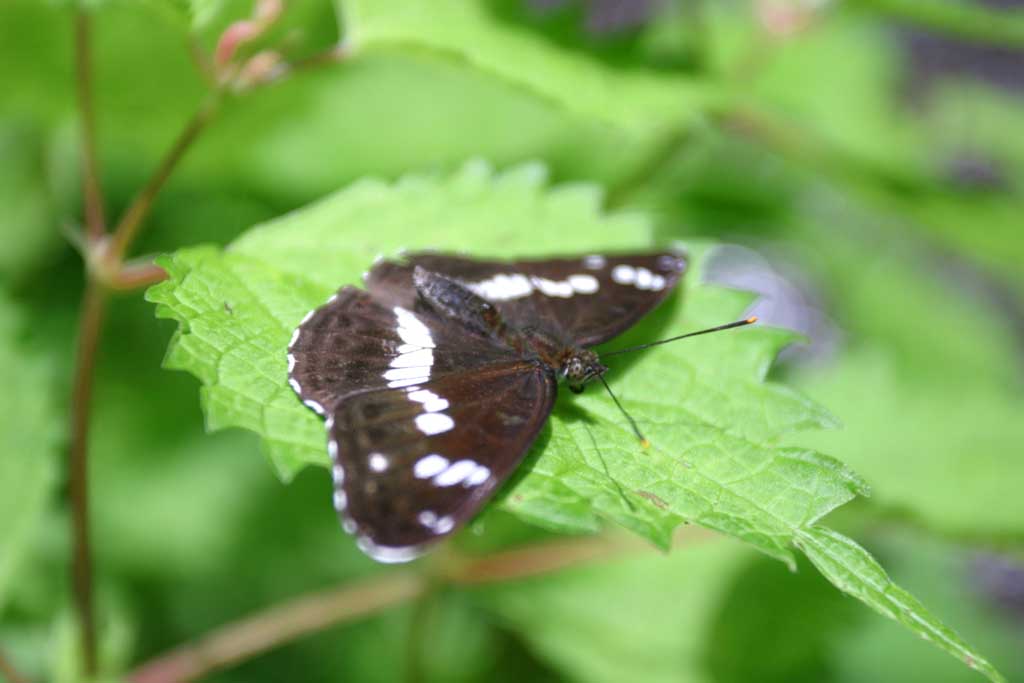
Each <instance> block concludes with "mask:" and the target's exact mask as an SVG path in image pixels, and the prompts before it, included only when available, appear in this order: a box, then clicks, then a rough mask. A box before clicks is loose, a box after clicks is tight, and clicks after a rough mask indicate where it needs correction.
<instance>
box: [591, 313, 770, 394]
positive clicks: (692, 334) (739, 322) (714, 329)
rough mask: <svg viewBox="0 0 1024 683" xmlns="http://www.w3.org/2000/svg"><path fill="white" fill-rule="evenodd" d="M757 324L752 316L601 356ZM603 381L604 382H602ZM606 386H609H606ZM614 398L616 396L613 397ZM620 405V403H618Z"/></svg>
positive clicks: (603, 355) (604, 354)
mask: <svg viewBox="0 0 1024 683" xmlns="http://www.w3.org/2000/svg"><path fill="white" fill-rule="evenodd" d="M756 322H757V316H756V315H752V316H750V317H749V318H744V319H743V320H737V321H736V322H734V323H728V324H726V325H719V326H718V327H709V328H708V329H706V330H697V331H696V332H688V333H687V334H681V335H679V336H678V337H669V338H668V339H662V340H660V341H654V342H649V343H647V344H639V345H637V346H629V347H626V348H624V349H618V350H617V351H610V352H608V353H603V354H601V357H602V358H607V357H609V356H617V355H619V354H620V353H630V352H631V351H640V350H642V349H649V348H651V347H652V346H658V345H659V344H668V343H669V342H674V341H678V340H680V339H686V338H687V337H696V336H698V335H701V334H710V333H711V332H721V331H722V330H731V329H732V328H734V327H744V326H746V325H753V324H754V323H756ZM602 381H603V380H602ZM605 386H608V385H607V384H605ZM609 391H610V390H609ZM612 398H614V396H613V397H612ZM616 403H618V401H616Z"/></svg>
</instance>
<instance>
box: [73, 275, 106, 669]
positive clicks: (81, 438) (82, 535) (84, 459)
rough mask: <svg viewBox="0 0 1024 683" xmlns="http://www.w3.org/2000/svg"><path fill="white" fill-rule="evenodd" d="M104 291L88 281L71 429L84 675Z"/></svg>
mask: <svg viewBox="0 0 1024 683" xmlns="http://www.w3.org/2000/svg"><path fill="white" fill-rule="evenodd" d="M105 308H106V292H105V291H104V290H103V288H102V287H101V286H100V285H99V284H98V283H97V282H96V281H95V280H93V279H92V278H89V279H88V281H87V282H86V285H85V293H84V294H83V296H82V311H81V318H80V320H79V323H78V349H77V353H76V361H75V375H74V380H73V385H72V393H71V429H70V439H71V444H70V451H69V462H68V472H69V474H68V476H69V491H70V497H71V520H72V536H73V544H74V548H73V554H72V560H71V579H72V582H71V583H72V592H73V594H74V601H75V606H76V608H77V612H78V620H79V629H80V631H81V638H82V660H83V662H84V664H85V673H86V674H87V675H90V676H92V675H95V673H96V620H95V615H94V612H93V593H92V551H91V547H90V541H89V476H88V475H89V467H88V441H89V415H90V413H91V409H92V386H93V377H94V375H95V369H96V349H97V347H98V346H99V339H100V332H101V330H102V328H103V314H104V309H105Z"/></svg>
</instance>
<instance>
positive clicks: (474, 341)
mask: <svg viewBox="0 0 1024 683" xmlns="http://www.w3.org/2000/svg"><path fill="white" fill-rule="evenodd" d="M684 269H685V261H684V260H683V259H682V258H681V257H680V256H678V255H676V254H672V253H656V254H637V255H625V256H618V257H598V256H588V257H582V258H571V259H548V260H545V261H518V262H510V263H509V262H494V261H476V260H473V259H468V258H463V257H456V256H446V255H441V254H433V253H423V254H412V255H409V256H407V257H406V258H405V260H404V261H402V262H394V261H383V262H380V263H378V264H377V265H376V266H375V267H374V268H373V269H372V270H371V271H370V273H368V274H367V276H366V278H365V280H366V286H367V289H366V290H361V289H357V288H355V287H343V288H342V289H341V290H339V292H338V293H337V294H336V295H335V296H334V297H332V298H331V299H330V300H329V301H328V303H327V304H325V305H324V306H321V307H320V308H318V309H316V310H315V311H313V312H311V314H310V315H309V316H307V318H306V320H304V321H303V323H302V324H301V325H300V326H299V328H298V329H297V330H296V333H295V335H294V337H293V340H292V343H291V344H290V345H289V381H290V383H291V385H292V388H293V389H294V390H295V392H296V393H297V394H298V395H299V397H300V398H301V399H302V400H303V401H304V402H305V403H306V405H307V406H309V407H310V408H312V409H313V410H315V411H316V412H318V413H320V414H322V415H324V416H325V417H326V420H325V423H326V427H327V431H328V451H329V453H330V455H331V458H332V461H333V466H332V472H333V475H334V483H335V507H336V508H337V510H338V513H339V515H340V516H341V518H342V525H343V527H344V528H345V529H346V531H349V532H350V533H353V534H355V535H356V537H357V542H358V543H359V546H360V547H361V548H362V549H363V550H364V552H366V553H367V554H369V555H370V556H371V557H374V558H375V559H377V560H380V561H385V562H391V561H405V560H408V559H412V558H413V557H416V556H417V555H419V554H420V553H422V552H423V550H424V549H426V548H427V547H429V546H430V545H431V544H433V543H435V542H437V541H438V540H440V539H441V538H444V537H445V536H447V535H449V534H451V533H452V532H453V531H455V530H456V529H458V528H459V527H461V526H462V525H463V524H465V523H466V522H467V521H468V520H469V519H471V518H472V516H473V514H475V512H476V511H477V510H479V508H480V507H481V506H482V505H483V503H484V502H485V501H486V500H487V498H489V497H490V496H491V495H492V494H493V493H494V492H495V490H496V489H497V488H498V486H500V484H501V483H502V482H503V481H505V480H506V479H507V478H508V477H509V476H510V475H511V473H512V472H513V471H514V470H515V468H516V466H517V465H518V464H519V462H520V461H521V460H522V458H523V457H524V456H525V454H526V452H527V451H528V449H529V447H530V445H531V444H532V442H533V441H534V439H535V438H536V436H537V434H538V433H539V432H540V430H541V428H542V427H543V425H544V423H545V421H546V419H547V416H548V415H549V414H550V412H551V409H552V407H553V405H554V401H555V396H556V393H557V384H558V381H559V380H560V379H564V380H565V381H566V383H567V384H568V386H569V387H570V389H571V390H572V391H574V392H577V393H578V392H579V391H582V388H583V385H584V384H585V383H586V382H587V381H590V380H592V379H594V378H595V377H598V376H600V375H601V374H602V373H604V371H605V370H606V368H605V367H604V366H603V365H602V364H601V362H600V360H599V358H598V356H597V354H596V353H595V352H594V351H593V350H591V348H590V347H592V346H594V345H596V344H598V343H601V342H603V341H606V340H607V339H609V338H611V337H612V336H614V335H615V334H618V333H619V332H621V331H622V330H623V329H626V328H628V327H629V326H631V325H632V324H633V323H634V322H635V321H636V320H637V319H639V318H640V317H641V316H642V315H644V314H645V313H646V312H648V311H649V310H650V309H652V308H653V307H654V306H655V305H657V303H659V302H660V301H661V300H662V299H664V297H665V296H666V295H667V294H668V293H669V292H670V291H671V289H672V287H673V286H674V285H675V284H676V282H677V281H678V279H679V277H680V276H681V274H682V272H683V271H684Z"/></svg>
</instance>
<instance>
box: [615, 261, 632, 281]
mask: <svg viewBox="0 0 1024 683" xmlns="http://www.w3.org/2000/svg"><path fill="white" fill-rule="evenodd" d="M612 279H613V280H615V281H616V282H618V283H619V284H620V285H631V284H633V283H634V282H636V269H635V268H634V267H633V266H630V265H627V264H625V263H620V264H619V265H617V266H615V267H614V268H612Z"/></svg>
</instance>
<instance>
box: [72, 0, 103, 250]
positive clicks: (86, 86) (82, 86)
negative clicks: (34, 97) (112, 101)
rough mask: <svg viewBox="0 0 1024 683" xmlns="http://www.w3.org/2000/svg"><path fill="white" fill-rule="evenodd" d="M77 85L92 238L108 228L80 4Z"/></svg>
mask: <svg viewBox="0 0 1024 683" xmlns="http://www.w3.org/2000/svg"><path fill="white" fill-rule="evenodd" d="M75 86H76V90H77V97H78V115H79V118H80V119H81V120H80V126H81V133H82V195H83V198H84V204H85V225H86V231H87V234H88V236H89V238H90V240H97V239H99V238H100V237H102V236H103V234H104V232H105V231H106V218H105V217H104V215H103V192H102V191H101V189H100V175H99V170H98V163H97V159H96V112H95V109H94V107H93V97H92V96H93V88H92V19H91V18H90V16H89V14H88V12H86V11H85V10H84V9H83V8H82V6H81V3H79V4H78V7H76V9H75Z"/></svg>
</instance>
